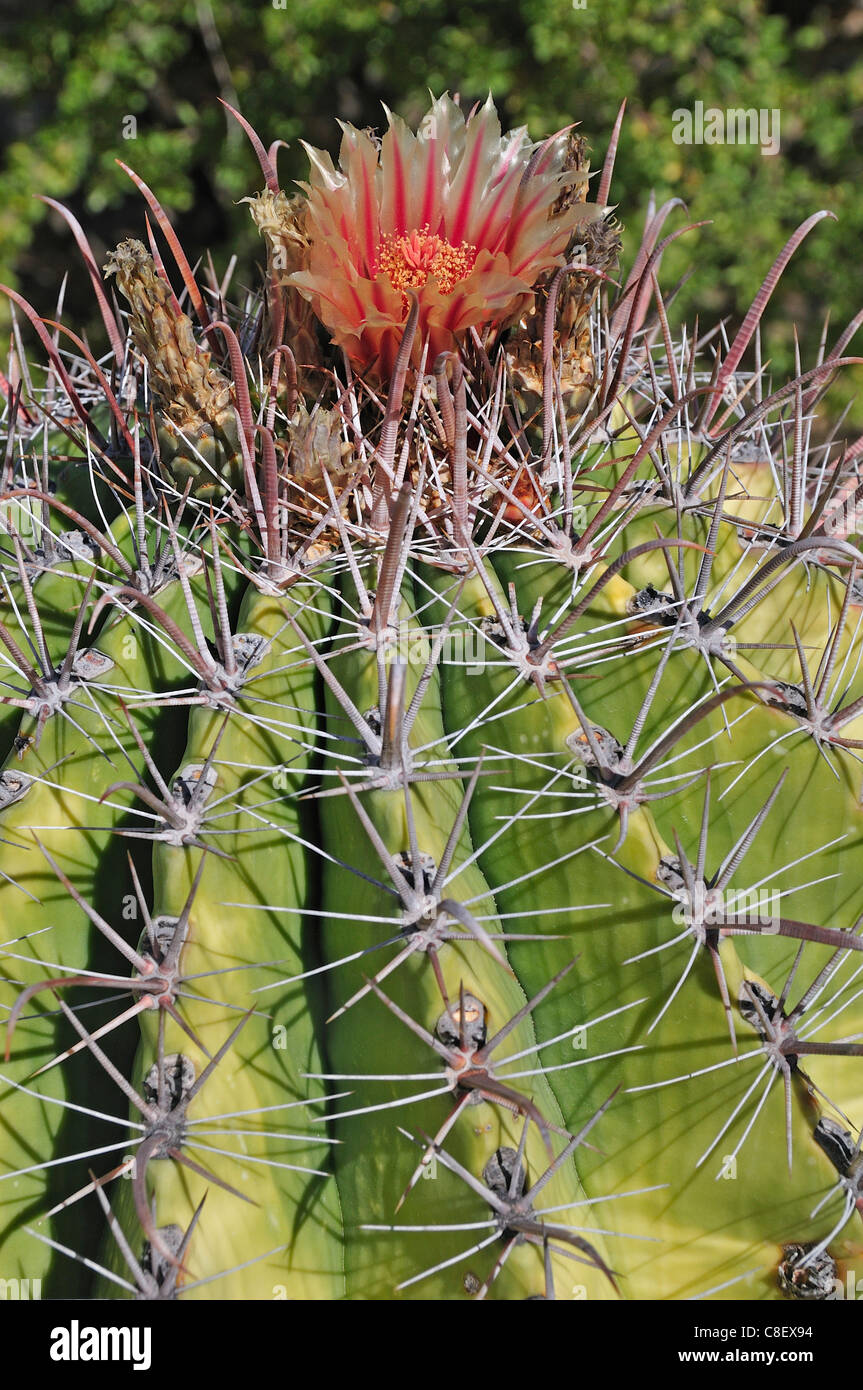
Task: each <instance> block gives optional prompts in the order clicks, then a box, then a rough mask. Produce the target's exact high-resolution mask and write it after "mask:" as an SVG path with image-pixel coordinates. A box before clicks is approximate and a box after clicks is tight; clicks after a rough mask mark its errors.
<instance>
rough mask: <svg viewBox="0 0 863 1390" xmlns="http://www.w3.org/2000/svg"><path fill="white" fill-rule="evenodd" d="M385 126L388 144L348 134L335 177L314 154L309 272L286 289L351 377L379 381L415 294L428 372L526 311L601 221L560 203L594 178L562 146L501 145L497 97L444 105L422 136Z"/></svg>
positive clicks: (562, 140)
mask: <svg viewBox="0 0 863 1390" xmlns="http://www.w3.org/2000/svg"><path fill="white" fill-rule="evenodd" d="M388 117H389V129H388V130H387V132H386V134H385V135H384V136H383V139H382V140H380V141H379V142H376V141H375V140H374V139H373V137H372V135H370V134H369V133H368V132H366V131H360V130H356V129H355V128H354V127H353V126H351V125H348V124H347V123H343V125H342V130H343V132H344V133H343V138H342V145H341V151H340V154H339V168H338V169H337V168H336V167H335V165H334V164H333V161H332V159H331V158H330V156H329V155H328V154H326V153H325V152H323V151H321V150H316V149H313V148H311V147H310V146H306V148H307V150H308V153H309V158H310V161H311V176H310V181H309V183H307V184H303V185H301V186H302V187H303V188H304V189H305V192H306V194H307V196H308V213H307V217H306V221H305V227H306V231H307V234H308V236H309V238H310V250H309V263H308V268H307V269H305V270H302V271H299V272H297V273H296V274H295V275H293V276H292V277H291V278H292V282H293V284H294V285H295V286H296V288H297V289H298V290H299V291H300V293H301V294H303V295H305V296H306V298H307V299H309V301H310V302H311V304H312V307H313V309H314V311H315V313H316V314H317V316H318V317H319V318H320V319H321V321H322V322H323V323H324V324H325V325H326V327H327V328H328V329H329V331H330V333H331V335H332V337H333V340H334V341H335V342H336V343H338V344H339V345H340V346H341V347H343V348H344V349H345V351H346V352H347V354H348V356H349V358H350V359H351V361H352V363H353V364H354V366H355V367H356V368H357V369H358V370H360V371H361V372H366V373H368V372H370V373H372V374H373V375H375V376H377V377H386V376H387V375H388V373H389V372H390V371H391V370H392V367H393V363H394V361H395V356H396V353H397V351H398V346H399V342H400V340H401V337H402V333H403V329H404V325H405V321H406V319H407V316H408V311H409V308H410V298H409V292H413V293H415V294H416V295H417V297H418V299H419V330H420V331H419V333H418V334H417V337H416V340H415V342H414V347H413V360H414V363H415V364H417V363H418V361H419V357H420V353H421V350H422V344H423V343H424V342H425V341H426V339H427V340H428V345H429V354H428V361H429V362H430V363H431V362H433V361H434V358H435V356H436V355H437V353H439V352H441V351H444V350H447V349H451V348H453V347H454V346H455V340H456V339H457V338H458V337H459V336H460V335H462V334H463V333H465V331H466V330H468V329H470V328H472V327H476V328H478V329H480V330H484V329H496V328H501V327H504V326H506V325H507V324H509V323H511V322H512V321H513V320H514V319H515V318H516V317H517V316H518V315H519V314H521V313H523V312H524V311H525V309H527V308H528V307H530V305H531V303H532V301H533V288H534V286H535V285H536V283H537V281H538V280H539V278H540V276H542V275H543V274H544V273H545V272H546V271H548V270H550V269H552V268H553V267H555V266H557V265H559V264H561V263H562V261H563V257H564V254H565V252H566V249H567V246H568V245H569V243H570V242H571V240H572V238H573V234H574V231H575V228H576V226H577V224H578V223H580V222H582V221H584V219H585V218H591V217H594V216H595V215H596V214H597V212H598V211H599V209H597V208H596V207H595V206H590V205H587V204H585V203H584V202H583V201H580V200H578V199H571V198H568V197H561V194H563V193H565V192H567V191H568V190H569V189H570V188H571V186H572V184H573V183H575V182H579V181H581V182H583V181H584V180H585V179H586V177H587V173H586V170H579V171H574V170H572V169H571V168H569V167H568V164H567V160H566V150H567V141H566V136H565V134H562V135H559V136H556V137H554V138H552V139H551V140H549V141H547V142H545V143H544V144H543V145H540V146H537V145H534V144H533V143H532V142H531V141H530V140H529V139H528V136H527V131H526V129H525V128H523V127H522V128H520V129H518V130H515V131H512V132H510V133H509V134H508V135H503V136H502V135H501V131H500V122H499V120H498V116H497V112H496V110H495V107H494V105H493V103H492V101H491V98H489V99H488V101H487V102H486V103H485V105H484V106H483V107H481V108H477V109H475V110H474V111H473V112H472V113H471V114H470V115H469V116H467V118H466V117H465V115H464V113H463V112H462V111H461V110H460V109H459V107H458V106H456V105H455V103H454V102H453V101H451V100H450V98H449V97H447V96H444V97H441V98H440V99H439V100H437V101H435V102H434V104H433V106H432V107H431V109H430V111H429V112H428V113H427V115H426V116H425V118H424V120H423V121H422V123H421V125H420V128H419V130H418V132H417V134H416V135H414V134H413V133H412V132H411V131H410V130H409V129H408V128H407V126H406V125H405V123H404V122H403V121H402V120H400V119H399V118H398V117H397V116H394V115H392V114H390V113H389V112H388ZM582 197H583V194H582Z"/></svg>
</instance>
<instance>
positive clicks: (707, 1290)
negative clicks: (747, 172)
mask: <svg viewBox="0 0 863 1390" xmlns="http://www.w3.org/2000/svg"><path fill="white" fill-rule="evenodd" d="M234 115H236V116H237V118H238V119H239V120H240V121H241V123H242V124H243V126H244V127H245V129H246V131H247V134H248V135H249V137H250V140H251V143H252V146H253V149H254V151H255V153H256V155H257V158H258V161H259V163H260V168H261V172H262V177H263V181H264V188H263V191H262V192H260V193H258V194H253V195H250V197H249V199H248V201H249V205H250V212H251V215H252V217H253V218H254V222H255V224H256V226H257V227H258V228H259V230H260V233H261V236H262V240H263V247H262V258H261V259H262V263H265V271H264V276H263V283H262V286H261V289H260V291H259V292H254V291H242V292H240V291H238V290H235V288H234V286H233V285H232V283H231V281H230V279H229V278H227V277H226V278H225V279H224V280H223V281H221V282H220V281H219V280H218V278H217V276H216V274H215V271H214V270H213V268H212V263H210V268H209V271H207V272H206V273H204V272H196V271H194V270H193V269H192V266H191V264H190V260H189V259H188V258H187V256H186V254H185V253H184V251H183V249H182V248H181V246H180V245H179V242H178V240H177V238H176V236H175V234H174V233H173V231H172V229H171V226H170V223H169V222H168V219H167V217H166V215H165V213H164V211H163V209H162V208H161V206H160V204H159V202H158V200H157V197H156V195H155V193H154V192H153V191H152V190H150V189H149V188H148V187H147V186H146V185H145V184H144V183H143V182H142V180H141V179H140V178H139V177H138V176H137V175H133V178H134V179H135V182H136V184H137V186H138V187H139V189H140V190H141V191H142V193H143V195H144V198H145V199H146V202H147V204H148V205H149V209H150V211H151V213H152V214H153V216H154V218H155V223H156V225H157V226H158V228H159V229H160V230H161V232H162V233H163V235H164V239H165V240H164V244H165V246H166V247H167V250H168V252H169V253H170V255H169V256H167V253H166V258H167V260H168V265H169V268H166V265H165V263H164V262H163V259H162V256H161V255H160V252H159V250H158V246H157V242H156V239H155V236H154V235H153V233H152V231H151V230H150V229H149V224H148V230H150V245H149V249H148V248H147V247H146V246H145V245H144V244H143V242H141V241H138V240H134V239H129V240H127V241H124V242H123V243H121V245H120V246H118V247H117V248H116V249H115V250H114V251H113V252H112V253H111V255H110V256H109V257H108V260H107V264H106V266H105V268H104V276H105V277H106V278H103V277H102V276H100V275H99V271H98V268H97V266H96V263H95V260H94V257H93V255H92V252H91V250H90V248H89V246H88V243H87V241H86V238H85V236H84V234H83V232H82V230H81V229H80V228H79V227H78V225H77V223H75V221H74V219H72V218H71V214H68V215H67V216H68V220H69V222H70V226H71V227H72V229H73V231H74V233H75V235H76V239H77V241H78V245H79V247H80V248H81V250H82V252H83V254H84V259H85V262H86V265H87V268H88V270H89V273H90V276H91V279H92V281H93V285H94V289H95V291H96V294H97V298H98V302H99V305H100V307H101V310H102V316H103V320H104V324H105V330H106V333H107V340H108V347H107V351H106V354H105V355H104V356H102V357H99V358H97V357H96V356H95V355H94V352H93V351H92V350H91V349H90V347H89V346H88V345H87V343H86V342H85V341H84V340H83V339H82V338H81V337H80V336H79V335H77V334H76V333H75V332H74V331H72V330H71V329H69V328H67V327H65V326H63V325H62V324H60V323H58V322H55V321H54V320H53V319H52V318H50V317H46V318H41V317H40V316H39V315H38V314H37V312H36V310H34V309H33V308H32V306H30V305H29V304H28V303H27V302H26V301H25V300H23V299H22V298H21V296H20V295H18V294H16V293H15V292H14V291H11V290H7V291H6V293H7V294H8V295H9V296H10V298H11V300H12V302H13V306H14V310H15V331H14V334H13V339H12V349H11V353H10V358H9V362H8V363H7V364H6V372H5V374H4V376H3V383H4V386H3V390H4V396H5V411H4V420H5V428H4V434H5V445H4V464H3V478H2V487H3V491H2V498H0V501H2V506H3V540H2V555H0V559H2V593H0V608H2V613H0V660H2V664H3V668H4V670H3V677H2V681H3V693H2V702H3V706H4V711H5V716H4V719H3V725H2V736H3V739H4V741H5V749H4V753H5V757H6V761H5V763H4V766H3V770H2V772H0V875H2V887H0V892H2V896H3V903H4V910H3V913H2V929H3V937H4V945H3V954H2V976H0V1002H2V1007H3V1011H4V1017H5V1062H4V1063H3V1066H2V1118H3V1129H4V1134H5V1136H6V1138H5V1142H4V1146H3V1159H2V1164H3V1168H2V1173H0V1190H2V1198H3V1225H2V1231H0V1242H2V1244H0V1249H2V1260H0V1270H2V1272H3V1274H4V1275H6V1276H7V1277H11V1276H13V1275H21V1276H22V1277H27V1278H30V1279H35V1278H39V1279H42V1280H44V1281H45V1288H46V1289H47V1290H49V1291H51V1292H52V1293H54V1294H56V1295H61V1296H62V1295H63V1294H64V1293H69V1291H71V1290H74V1291H75V1292H76V1294H78V1295H80V1292H81V1289H82V1287H83V1285H82V1281H84V1280H87V1281H89V1282H88V1283H87V1285H86V1287H87V1289H88V1291H89V1294H90V1296H92V1297H105V1296H109V1297H122V1298H137V1299H173V1298H177V1297H183V1298H210V1297H215V1298H232V1299H261V1298H264V1299H270V1298H288V1299H313V1298H314V1299H342V1298H352V1299H353V1298H360V1299H369V1298H372V1299H385V1300H388V1299H396V1298H403V1297H404V1298H410V1297H417V1298H433V1299H460V1298H480V1299H482V1298H486V1297H489V1298H504V1299H511V1298H558V1299H561V1298H563V1299H570V1298H588V1299H600V1300H619V1299H639V1298H654V1299H655V1298H663V1299H685V1298H718V1299H721V1298H726V1297H728V1298H745V1299H750V1300H760V1299H783V1298H786V1299H794V1298H796V1299H815V1298H829V1297H833V1296H835V1291H836V1288H837V1287H841V1285H842V1281H843V1280H844V1278H845V1271H846V1268H847V1267H848V1262H849V1261H852V1260H853V1259H854V1256H855V1253H857V1252H859V1249H860V1229H859V1224H858V1217H857V1215H856V1214H855V1208H856V1209H857V1210H858V1211H861V1212H863V1159H861V1152H860V1149H861V1124H863V1118H861V1116H862V1115H863V1081H861V1070H860V1062H859V1058H860V1056H861V1053H863V1004H861V998H863V983H861V982H860V976H861V973H863V956H861V951H863V934H861V930H860V928H861V924H863V883H861V878H860V874H859V867H857V870H856V871H855V866H859V855H860V840H861V770H860V758H859V754H858V750H859V749H860V748H861V747H863V673H861V671H860V669H859V667H860V659H861V653H863V647H861V614H863V606H861V605H863V580H861V563H860V550H859V546H858V543H857V536H856V530H857V528H856V525H855V517H856V514H857V506H858V503H859V499H860V495H861V488H860V484H859V482H858V474H857V468H858V463H859V459H860V455H861V444H860V441H857V442H856V443H855V442H853V441H852V442H849V441H848V440H847V439H846V436H845V434H844V433H843V427H842V423H841V422H840V423H839V424H837V425H836V426H835V427H834V428H833V429H832V430H831V429H830V428H828V426H827V424H826V423H825V418H824V408H823V405H822V403H823V401H824V399H825V397H826V395H827V392H828V389H829V386H830V383H831V381H832V379H833V378H834V376H835V375H836V373H837V372H839V371H841V370H842V368H843V367H845V366H847V365H848V364H849V363H851V362H856V361H858V360H859V359H856V358H853V357H851V356H849V346H850V344H851V340H852V337H853V334H854V332H855V331H856V329H857V327H858V326H859V322H860V319H859V316H858V318H857V319H855V320H853V321H852V323H851V324H850V326H849V327H848V329H847V330H845V331H844V332H843V333H841V334H840V335H839V336H838V338H837V340H836V342H835V343H833V344H832V345H829V344H828V342H827V339H826V337H825V341H824V346H823V349H822V351H821V353H820V356H819V358H818V360H817V361H816V362H815V363H813V364H810V365H807V364H805V363H800V369H799V372H798V374H797V376H796V377H795V379H794V380H792V381H789V382H785V383H778V384H777V383H775V382H773V381H772V380H771V379H770V375H769V370H768V365H767V364H766V363H765V360H764V354H763V352H762V346H761V337H760V332H761V330H760V322H761V318H762V315H763V313H764V310H765V307H766V304H767V301H768V299H769V298H770V294H771V292H772V290H773V287H774V286H775V283H776V281H777V280H778V278H779V275H780V274H781V271H782V269H783V267H784V265H785V263H786V262H787V260H788V259H789V257H790V255H791V254H792V253H793V252H794V251H795V250H796V249H797V247H798V246H799V244H800V242H801V241H802V240H803V239H804V237H805V236H806V235H807V234H808V233H809V232H810V231H812V230H813V229H814V227H815V225H816V223H817V222H818V220H819V219H820V217H822V216H825V215H827V214H824V213H821V214H815V215H813V216H812V217H810V218H809V219H808V220H807V221H806V222H804V223H803V224H802V226H801V227H800V228H798V230H797V232H795V234H794V235H793V236H792V238H791V240H790V241H789V243H788V245H787V246H786V247H785V248H784V249H783V250H782V251H781V253H780V255H779V257H778V259H777V261H776V263H775V264H774V266H773V267H772V268H771V269H770V270H769V272H768V273H767V276H766V278H765V281H764V285H763V287H762V290H761V291H760V293H759V295H758V297H757V298H756V300H755V302H754V304H753V306H752V308H751V310H750V311H749V313H748V314H747V315H746V317H745V318H744V320H743V322H742V324H741V326H740V328H739V330H738V331H737V333H736V335H735V336H731V337H727V336H726V335H725V331H724V329H723V330H718V331H713V332H711V331H709V330H705V327H704V325H697V324H696V325H694V326H692V327H690V328H684V329H682V330H679V329H675V330H674V331H672V328H671V326H670V320H669V314H668V303H669V299H670V296H668V295H664V294H663V291H662V289H661V287H660V270H661V261H662V255H663V251H664V249H665V247H666V245H667V244H668V242H669V241H670V240H671V239H672V236H678V235H680V232H675V233H672V234H666V233H665V231H664V227H665V223H666V219H667V217H668V215H669V213H670V212H671V211H672V208H671V206H670V205H669V206H667V207H664V208H661V209H659V210H656V209H653V210H652V211H651V214H650V216H649V218H648V221H647V225H646V227H645V229H644V232H643V235H642V237H641V240H640V243H637V244H635V245H633V246H632V247H631V248H630V249H628V250H627V251H626V252H623V250H622V245H623V244H624V243H625V242H626V241H627V240H635V239H632V238H630V237H629V233H628V232H627V231H626V230H625V229H624V228H623V227H621V226H620V225H619V223H618V222H617V220H616V217H615V214H614V209H613V207H612V205H611V194H610V190H611V181H612V173H613V166H614V149H615V146H616V138H617V130H615V132H614V133H613V137H612V140H611V142H610V147H609V151H608V154H607V156H606V158H605V162H604V165H603V166H602V168H601V170H600V172H599V175H598V177H594V176H592V175H591V172H590V165H589V152H588V148H587V144H586V142H585V140H584V139H582V138H581V137H580V136H578V135H576V134H574V133H573V132H572V131H568V132H567V131H565V132H562V133H560V134H558V135H556V136H553V137H552V138H550V139H548V140H546V141H544V142H542V143H540V144H533V143H532V142H531V141H530V140H529V139H528V137H527V134H526V131H524V130H517V131H514V132H511V133H509V134H506V135H502V134H501V130H500V125H499V122H498V118H497V114H496V112H495V109H494V106H493V104H492V103H491V100H489V101H488V102H487V103H486V104H485V105H484V106H482V107H479V108H476V109H474V110H473V111H472V112H471V113H470V114H469V115H467V116H465V114H464V113H463V112H462V110H461V109H460V107H459V106H458V104H457V103H454V102H453V101H451V100H450V99H449V98H448V97H443V98H440V99H438V100H436V101H434V103H433V105H432V107H431V109H430V111H429V112H428V115H427V116H426V118H425V120H424V122H423V123H422V125H421V126H420V129H419V131H418V132H417V133H414V132H412V131H411V130H409V129H408V128H407V126H406V125H405V124H404V123H403V122H402V121H401V120H400V119H399V118H398V117H396V116H390V117H389V126H388V129H387V130H386V132H385V133H384V134H383V136H382V138H378V137H376V136H374V135H373V134H371V133H370V132H367V131H358V130H355V129H353V128H352V127H351V126H349V125H344V126H343V137H342V145H341V151H340V155H339V160H338V163H335V162H334V161H333V160H332V159H331V158H330V157H329V156H328V155H326V154H324V153H322V152H320V151H318V150H311V149H310V150H309V155H310V168H311V172H310V176H309V180H308V182H307V183H305V184H303V185H301V191H300V193H293V194H290V195H289V194H287V193H285V191H284V190H283V189H282V188H281V187H280V184H279V179H278V174H277V169H276V161H275V147H273V148H271V149H270V150H269V151H267V150H266V149H265V147H264V146H263V145H262V143H261V141H260V139H259V138H258V136H257V135H256V133H255V132H254V131H253V130H251V128H250V127H248V125H247V123H246V122H245V121H244V119H243V118H242V117H241V116H239V113H234ZM130 172H131V171H130ZM684 230H685V231H686V232H687V233H688V234H689V235H691V236H693V235H694V232H693V229H691V228H685V229H684ZM202 249H203V248H199V247H195V248H190V254H192V255H193V256H195V257H197V256H198V255H199V253H200V252H201V250H202ZM622 262H623V263H628V264H629V265H630V266H631V269H630V270H629V273H628V276H627V277H624V275H623V274H622V272H621V270H620V265H621V263H622ZM112 286H113V287H115V288H116V290H117V291H118V292H119V293H118V295H117V297H116V298H115V299H114V301H113V306H112V304H111V303H110V301H109V295H110V293H111V287H112ZM235 296H236V297H235ZM34 345H35V347H36V354H35V358H34ZM747 352H748V353H749V354H750V357H752V356H753V355H754V366H749V367H744V366H743V365H742V364H743V362H744V354H746V353H747ZM746 360H747V361H749V360H750V359H749V358H747V359H746Z"/></svg>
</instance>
